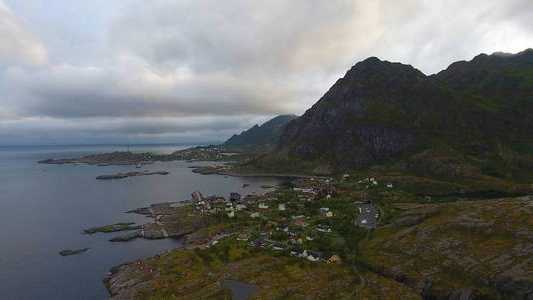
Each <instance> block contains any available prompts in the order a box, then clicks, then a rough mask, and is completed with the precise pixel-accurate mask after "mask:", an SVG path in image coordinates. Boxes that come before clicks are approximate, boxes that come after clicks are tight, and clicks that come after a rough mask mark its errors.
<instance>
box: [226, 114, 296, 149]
mask: <svg viewBox="0 0 533 300" xmlns="http://www.w3.org/2000/svg"><path fill="white" fill-rule="evenodd" d="M296 118H297V116H295V115H280V116H277V117H275V118H273V119H271V120H269V121H267V122H265V123H264V124H263V125H261V126H259V125H257V124H256V125H254V126H253V127H252V128H250V129H248V130H245V131H243V132H242V133H241V134H238V135H233V136H232V137H231V138H230V139H228V140H227V141H226V142H225V143H224V146H226V147H230V148H243V147H246V148H250V147H273V146H275V145H277V144H278V143H279V138H280V136H281V133H282V132H283V128H284V127H285V125H287V123H289V122H290V121H291V120H294V119H296Z"/></svg>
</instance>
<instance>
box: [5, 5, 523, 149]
mask: <svg viewBox="0 0 533 300" xmlns="http://www.w3.org/2000/svg"><path fill="white" fill-rule="evenodd" d="M529 47H533V2H532V1H531V0H494V1H487V0H474V1H459V0H447V1H444V0H442V1H426V0H406V1H396V0H377V1H362V0H353V1H344V0H329V1H322V0H307V1H304V0H290V1H289V0H285V1H281V0H269V1H244V0H239V1H238V0H225V1H216V0H151V1H141V0H122V1H105V0H95V1H67V0H62V1H60V0H27V1H25V0H0V145H1V144H32V143H33V144H49V143H123V142H128V143H136V142H138V143H146V142H194V143H197V142H200V141H216V140H223V139H225V138H227V137H229V136H230V135H231V134H233V133H236V132H239V131H241V130H243V129H245V128H247V127H249V126H251V125H253V124H254V123H256V122H262V121H264V120H267V119H268V118H270V117H272V116H274V115H276V114H281V113H296V114H301V113H303V112H304V111H305V109H307V108H309V107H310V106H311V105H312V104H313V103H314V102H315V101H316V100H318V98H320V96H321V95H322V94H323V93H324V92H325V91H326V90H327V88H328V87H329V86H330V85H331V84H332V83H333V82H334V81H335V80H336V79H337V78H338V77H340V76H342V75H343V74H344V73H345V71H346V70H347V69H349V68H350V67H351V66H352V65H353V64H355V63H356V62H357V61H360V60H362V59H365V58H366V57H369V56H378V57H380V58H382V59H386V60H390V61H400V62H403V63H407V64H412V65H413V66H415V67H417V68H418V69H420V70H421V71H423V72H425V73H427V74H431V73H435V72H438V71H439V70H441V69H443V68H446V67H447V66H448V65H449V64H450V63H452V62H453V61H456V60H464V59H468V60H469V59H471V58H472V57H474V56H475V55H477V54H479V53H492V52H496V51H505V52H518V51H521V50H524V49H526V48H529Z"/></svg>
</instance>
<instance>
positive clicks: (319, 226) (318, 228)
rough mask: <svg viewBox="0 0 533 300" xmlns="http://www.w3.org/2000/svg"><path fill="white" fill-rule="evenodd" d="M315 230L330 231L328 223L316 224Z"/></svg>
mask: <svg viewBox="0 0 533 300" xmlns="http://www.w3.org/2000/svg"><path fill="white" fill-rule="evenodd" d="M316 230H317V231H320V232H325V233H330V232H331V228H330V227H329V226H328V225H323V224H318V225H317V226H316Z"/></svg>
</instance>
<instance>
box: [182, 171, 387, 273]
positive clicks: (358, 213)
mask: <svg viewBox="0 0 533 300" xmlns="http://www.w3.org/2000/svg"><path fill="white" fill-rule="evenodd" d="M348 177H349V175H344V176H343V177H342V179H341V180H348ZM359 183H360V184H361V186H362V188H363V189H368V188H370V187H372V186H375V185H378V183H377V181H375V179H374V178H371V179H364V180H362V181H360V182H359ZM388 186H389V188H392V186H391V185H388ZM191 205H192V206H193V207H194V214H198V215H199V216H210V217H215V218H216V219H218V220H221V221H222V222H224V223H227V224H228V225H229V226H224V228H225V230H222V231H221V232H218V233H217V234H215V235H214V236H212V237H211V238H210V239H206V240H203V241H201V242H199V243H197V244H198V245H200V246H201V247H205V248H209V247H210V246H214V245H216V244H218V243H219V242H220V241H221V240H222V239H227V238H233V239H235V240H236V241H239V242H245V243H247V245H248V246H249V247H253V248H258V249H264V250H268V251H273V252H277V253H280V254H285V255H290V256H294V257H300V258H302V259H306V260H308V261H311V262H319V261H321V262H327V263H340V262H341V261H342V260H341V255H340V253H338V252H339V251H342V249H341V248H343V247H345V245H344V244H345V242H344V240H345V239H344V237H343V236H342V234H343V233H345V232H346V230H343V228H342V226H345V223H348V226H350V227H353V228H354V229H363V230H371V229H374V228H375V227H376V226H377V224H378V219H379V210H378V208H377V207H376V206H375V205H374V204H373V203H372V202H371V201H370V200H368V199H345V197H342V196H340V195H339V193H338V191H337V188H336V187H335V180H334V179H333V178H323V177H311V178H299V179H296V180H293V181H292V182H291V184H290V187H283V188H278V189H276V190H274V191H271V192H267V193H265V194H263V195H256V194H249V195H245V196H242V195H240V194H238V193H231V194H230V195H229V198H227V199H226V198H224V197H221V196H208V197H204V196H203V195H202V193H201V192H199V191H196V192H194V193H192V200H191ZM341 223H342V224H341ZM342 231H344V232H342ZM349 231H350V230H348V232H349ZM193 244H194V243H193Z"/></svg>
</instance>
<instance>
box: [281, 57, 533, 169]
mask: <svg viewBox="0 0 533 300" xmlns="http://www.w3.org/2000/svg"><path fill="white" fill-rule="evenodd" d="M532 61H533V51H531V50H529V51H524V52H522V53H519V54H516V55H502V54H495V55H491V56H478V57H476V58H475V59H474V60H473V61H471V62H460V63H455V64H453V65H451V66H450V67H449V68H448V69H447V70H445V71H443V72H441V73H439V74H437V75H433V76H426V75H424V74H423V73H422V72H420V71H418V70H416V69H415V68H413V67H411V66H408V65H403V64H400V63H390V62H387V61H381V60H379V59H377V58H369V59H367V60H365V61H362V62H360V63H357V64H356V65H355V66H353V67H352V68H351V69H350V70H349V71H348V72H347V73H346V75H345V76H344V77H343V78H341V79H339V80H338V81H337V82H336V83H335V84H334V85H333V86H332V87H331V89H330V90H329V91H328V92H327V93H326V94H325V95H324V96H323V97H322V98H321V99H320V100H319V101H318V102H317V103H316V104H315V105H313V107H311V108H310V109H309V110H308V111H307V112H306V113H305V114H304V115H303V116H301V117H299V118H297V119H295V120H293V121H291V122H290V123H289V124H288V125H287V126H286V128H285V130H284V132H283V134H282V136H281V139H280V143H279V146H278V149H277V153H284V155H286V156H288V157H289V158H297V159H301V160H305V161H320V162H322V163H324V162H325V163H327V164H329V165H331V166H332V167H333V168H337V169H343V168H358V167H365V166H369V165H372V164H374V163H379V162H383V161H386V160H389V159H392V158H401V157H404V155H411V154H415V153H418V152H420V151H423V150H425V149H431V148H434V147H438V145H447V146H449V147H452V148H454V149H455V150H457V151H459V152H461V153H469V154H472V155H478V156H483V155H485V156H486V155H489V154H490V153H495V152H496V151H497V149H498V148H501V146H502V145H503V146H504V147H510V146H511V144H514V145H515V146H516V145H518V144H520V147H521V148H524V149H526V148H527V149H529V148H528V147H530V146H531V145H533V143H531V142H532V141H533V134H532V132H533V129H532V127H533V126H532V125H533V123H532V121H531V120H532V117H531V115H532V114H531V112H533V111H532V107H533V64H532ZM529 151H530V149H529V150H526V151H525V152H527V153H528V154H530V153H531V152H529Z"/></svg>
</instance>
